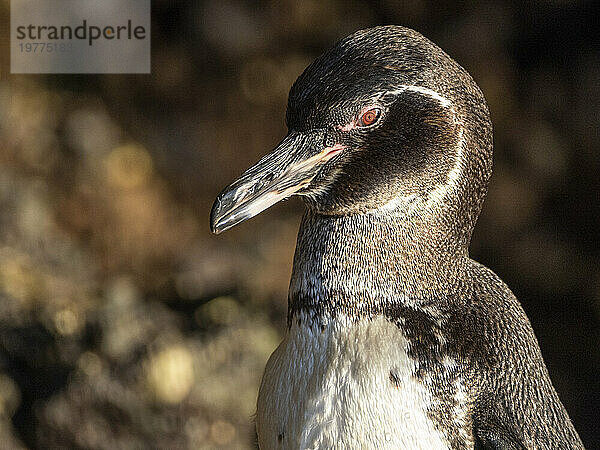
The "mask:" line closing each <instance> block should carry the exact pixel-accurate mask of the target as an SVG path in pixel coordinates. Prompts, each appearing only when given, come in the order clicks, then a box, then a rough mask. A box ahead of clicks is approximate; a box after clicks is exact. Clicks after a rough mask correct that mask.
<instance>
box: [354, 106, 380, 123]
mask: <svg viewBox="0 0 600 450" xmlns="http://www.w3.org/2000/svg"><path fill="white" fill-rule="evenodd" d="M380 117H381V109H379V108H372V109H369V110H367V111H365V112H364V113H363V115H362V116H360V119H359V120H358V125H359V126H361V127H368V126H370V125H373V124H374V123H375V122H377V121H378V120H379V118H380Z"/></svg>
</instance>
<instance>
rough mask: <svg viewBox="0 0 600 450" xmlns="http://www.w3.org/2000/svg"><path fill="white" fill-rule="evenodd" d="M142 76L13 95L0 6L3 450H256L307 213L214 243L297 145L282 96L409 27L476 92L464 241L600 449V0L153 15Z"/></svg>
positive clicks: (36, 86)
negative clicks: (327, 53) (344, 43)
mask: <svg viewBox="0 0 600 450" xmlns="http://www.w3.org/2000/svg"><path fill="white" fill-rule="evenodd" d="M152 8H153V10H152V18H153V19H152V74H151V75H52V76H45V75H33V76H22V75H10V74H9V70H10V69H9V62H10V55H9V52H8V39H9V1H8V0H0V42H1V43H2V45H1V48H2V51H1V52H0V448H2V449H18V448H31V449H37V448H40V449H41V448H44V449H45V448H74V449H138V448H139V449H141V448H171V449H174V448H177V449H188V448H189V449H192V448H193V449H209V448H217V449H220V448H222V449H251V448H255V436H254V431H253V418H252V415H253V413H254V410H255V401H256V395H257V391H258V384H259V381H260V377H261V374H262V370H263V367H264V364H265V362H266V360H267V358H268V356H269V355H270V353H271V352H272V351H273V350H274V348H275V346H276V345H277V344H278V342H279V340H280V339H281V337H282V333H283V332H284V329H285V314H286V302H287V300H286V295H287V287H288V281H289V276H290V273H291V262H292V255H293V250H294V246H295V237H296V232H297V228H298V223H299V218H300V215H301V213H302V209H303V207H302V204H301V202H300V201H298V200H291V201H289V202H285V203H284V204H282V205H279V206H277V207H275V208H273V209H272V210H269V211H268V212H267V213H265V214H262V215H260V216H259V217H257V218H255V219H253V220H251V221H249V222H248V223H245V224H243V225H241V226H239V227H236V228H234V229H232V230H231V231H228V232H227V233H224V234H223V235H220V236H218V237H217V236H212V235H210V233H209V229H208V217H209V211H210V206H211V204H212V201H213V200H214V198H215V196H216V194H217V193H218V192H219V191H220V189H221V188H223V187H224V186H225V185H226V184H228V183H229V182H230V181H232V180H233V179H234V177H236V176H237V175H239V174H240V173H241V172H242V171H243V170H244V169H245V168H247V167H248V166H249V165H250V164H252V163H253V162H254V161H256V160H257V159H258V158H259V157H260V156H261V155H263V154H264V153H266V152H267V151H269V150H270V149H271V148H272V147H273V146H274V145H275V144H276V143H277V142H278V141H279V139H280V138H281V137H282V136H283V135H284V134H285V131H286V130H285V125H284V113H285V105H286V97H287V92H288V89H289V88H290V86H291V84H292V82H293V81H294V80H295V78H296V77H297V76H298V75H299V74H300V72H301V71H302V70H303V69H304V67H305V66H306V65H307V64H308V63H309V62H310V61H311V60H313V58H315V57H316V56H318V55H319V54H320V53H321V52H323V51H324V50H325V49H326V48H328V47H329V46H330V45H332V44H333V43H334V42H335V41H336V40H337V39H338V38H341V37H343V36H345V35H347V34H349V33H351V32H353V31H355V30H357V29H359V28H364V27H369V26H372V25H376V24H387V23H395V24H402V25H406V26H409V27H411V28H415V29H416V30H418V31H420V32H421V33H423V34H425V35H426V36H427V37H429V38H430V39H432V40H433V41H434V42H436V43H437V44H438V45H440V46H441V47H442V48H443V49H444V50H446V51H447V52H448V53H449V54H450V55H451V56H452V57H453V58H455V59H456V60H457V61H458V62H459V63H460V64H461V65H463V66H464V67H465V68H466V69H467V70H468V71H469V72H470V73H471V74H472V75H473V77H474V78H475V80H476V81H477V82H478V83H479V85H480V86H481V88H482V89H483V91H484V93H485V95H486V97H487V99H488V102H489V105H490V109H491V113H492V118H493V121H494V125H495V170H494V175H493V177H492V182H491V186H490V191H489V195H488V200H487V202H486V204H485V207H484V211H483V214H482V217H481V219H480V221H479V224H478V227H477V229H476V232H475V236H474V238H473V244H472V255H473V257H474V258H475V259H477V260H479V261H481V262H482V263H484V264H486V265H488V266H489V267H491V268H492V269H493V270H494V271H496V272H497V273H498V274H499V275H500V276H501V277H502V278H503V279H504V280H505V281H506V282H507V283H508V284H509V286H510V287H511V288H512V289H513V290H514V292H515V293H516V295H517V297H518V298H519V299H520V300H521V302H522V303H523V306H524V308H525V310H526V311H527V313H528V315H529V317H530V318H531V321H532V323H533V327H534V329H535V331H536V333H537V336H538V339H539V341H540V345H541V347H542V352H543V354H544V356H545V359H546V362H547V364H548V368H549V370H550V373H551V376H552V379H553V381H554V383H555V385H556V388H557V390H558V391H559V394H560V396H561V398H562V400H563V402H564V404H565V406H566V407H567V409H568V411H569V413H570V415H571V417H572V419H573V421H574V423H575V426H576V428H577V429H578V431H579V433H580V434H581V437H582V439H583V441H584V443H585V444H586V446H587V448H588V449H595V448H596V449H600V428H599V427H598V413H599V411H600V376H599V374H600V370H599V369H600V351H599V344H600V340H599V337H600V264H599V263H600V245H599V244H600V234H599V232H598V223H599V221H600V204H599V200H598V199H599V196H598V192H599V188H600V177H599V174H600V154H599V150H600V134H599V132H598V130H599V125H600V123H599V121H600V119H599V117H600V52H599V50H598V23H600V17H599V16H600V14H599V9H600V8H598V6H597V3H593V2H586V1H574V2H570V1H568V0H562V1H561V0H554V1H545V2H516V1H515V2H501V1H496V2H487V1H484V2H475V1H472V2H469V1H467V2H448V3H445V2H438V1H425V0H408V1H403V2H397V1H391V0H387V1H386V0H382V1H376V2H369V1H358V0H350V1H349V0H304V1H294V0H283V1H266V2H257V1H250V0H247V1H246V0H221V1H218V2H215V1H198V2H172V1H166V0H164V1H158V0H157V1H153V3H152Z"/></svg>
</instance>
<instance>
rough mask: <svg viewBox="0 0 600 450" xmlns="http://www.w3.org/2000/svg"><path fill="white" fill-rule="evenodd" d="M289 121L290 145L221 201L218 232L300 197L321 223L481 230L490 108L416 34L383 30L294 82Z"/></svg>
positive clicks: (215, 212) (342, 46)
mask: <svg viewBox="0 0 600 450" xmlns="http://www.w3.org/2000/svg"><path fill="white" fill-rule="evenodd" d="M286 121H287V125H288V130H289V131H288V134H287V136H286V137H285V138H284V139H283V141H282V142H281V143H280V144H279V145H278V146H277V147H276V148H275V149H274V150H273V151H272V152H271V153H269V154H267V155H266V156H265V157H264V158H263V159H261V160H260V161H259V162H258V163H257V164H255V165H254V166H252V167H251V168H250V169H248V170H247V171H246V172H245V173H244V174H242V176H241V177H240V178H239V179H238V180H236V181H234V182H233V183H232V184H230V185H229V186H228V187H227V188H225V189H224V190H223V191H222V192H221V193H220V194H219V196H218V197H217V199H216V201H215V204H214V205H213V209H212V212H211V228H212V230H213V232H215V233H219V232H221V231H224V230H226V229H228V228H231V227H232V226H235V225H236V224H238V223H240V222H242V221H244V220H246V219H249V218H250V217H253V216H254V215H256V214H258V213H260V212H261V211H263V210H265V209H266V208H268V207H270V206H271V205H273V204H275V203H277V202H279V201H281V200H283V199H285V198H288V197H290V196H292V195H299V196H302V197H303V198H304V199H305V202H306V203H307V205H308V207H309V208H310V209H312V210H314V211H316V212H317V213H319V214H324V215H349V214H388V215H393V216H394V215H395V216H402V217H406V216H409V215H411V214H417V215H419V216H420V217H427V216H431V217H442V219H443V220H442V221H443V222H451V223H453V224H454V226H458V227H459V228H461V229H465V230H467V231H470V230H471V229H472V227H473V226H474V222H475V219H476V217H477V215H478V214H479V210H480V208H481V203H482V201H483V198H484V196H485V191H486V188H487V182H488V178H489V175H490V172H491V152H492V141H491V123H490V119H489V113H488V110H487V106H486V102H485V99H484V97H483V95H482V93H481V91H480V90H479V88H478V87H477V85H476V84H475V82H474V81H473V80H472V78H471V77H470V76H469V75H468V73H467V72H466V71H465V70H464V69H462V67H460V66H459V65H458V64H457V63H456V62H454V61H453V60H452V59H451V58H450V57H449V56H448V55H446V54H445V53H444V52H443V51H442V50H441V49H440V48H439V47H437V46H436V45H435V44H433V43H432V42H430V41H429V40H427V39H426V38H424V37H423V36H421V35H420V34H419V33H417V32H415V31H412V30H409V29H407V28H403V27H399V26H384V27H376V28H371V29H367V30H362V31H358V32H356V33H354V34H352V35H350V36H348V37H346V38H344V39H342V40H341V41H339V42H338V43H337V44H336V45H334V46H333V47H332V48H331V49H330V50H329V51H327V52H326V53H325V54H323V55H322V56H320V57H319V58H318V59H316V60H315V61H314V62H313V63H312V64H311V65H310V66H308V67H307V68H306V69H305V71H304V72H303V73H302V74H301V75H300V77H299V78H298V79H297V80H296V82H295V83H294V85H293V86H292V88H291V90H290V94H289V99H288V107H287V114H286ZM457 224H458V225H457Z"/></svg>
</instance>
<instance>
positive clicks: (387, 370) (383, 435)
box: [256, 316, 448, 450]
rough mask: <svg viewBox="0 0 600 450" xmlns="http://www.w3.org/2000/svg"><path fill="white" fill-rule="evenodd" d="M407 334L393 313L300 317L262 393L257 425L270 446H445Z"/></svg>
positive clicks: (273, 361)
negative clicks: (323, 318) (368, 317)
mask: <svg viewBox="0 0 600 450" xmlns="http://www.w3.org/2000/svg"><path fill="white" fill-rule="evenodd" d="M407 348H408V341H407V340H406V338H405V336H404V335H403V334H402V332H401V330H400V329H399V328H398V327H397V326H396V325H394V324H393V323H391V322H389V321H388V320H387V319H385V318H383V317H381V318H375V319H371V320H366V319H365V320H362V321H359V322H352V321H350V320H349V319H348V318H347V317H344V316H342V317H339V318H336V319H330V320H328V321H326V322H324V323H322V324H312V325H311V324H310V322H308V321H306V320H302V324H301V325H298V322H297V321H296V320H294V324H293V325H292V327H291V329H290V330H289V333H288V335H287V336H286V337H285V339H284V340H283V342H282V343H281V344H280V346H279V347H278V348H277V350H276V351H275V352H274V353H273V355H272V356H271V358H270V360H269V362H268V363H267V367H266V369H265V374H264V377H263V382H262V385H261V389H260V392H259V398H258V411H257V418H256V421H257V431H258V441H259V445H260V448H261V449H263V450H268V449H284V448H285V449H324V448H327V449H361V448H377V449H446V448H448V443H447V441H446V440H445V438H444V435H443V434H442V433H441V432H440V431H438V430H437V429H436V428H435V425H434V423H433V422H432V421H431V419H430V418H429V417H428V414H427V411H428V408H429V407H430V406H431V404H432V401H433V400H432V395H431V393H430V391H429V389H428V388H427V385H426V384H424V383H423V382H421V381H418V380H417V379H415V377H414V376H413V375H414V371H415V362H414V361H413V360H412V359H411V358H410V357H409V356H408V354H407Z"/></svg>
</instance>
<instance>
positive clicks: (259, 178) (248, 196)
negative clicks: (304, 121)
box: [210, 131, 345, 234]
mask: <svg viewBox="0 0 600 450" xmlns="http://www.w3.org/2000/svg"><path fill="white" fill-rule="evenodd" d="M323 140H324V139H323V133H322V132H321V133H318V132H308V133H299V132H295V131H292V132H290V133H289V134H288V135H287V136H286V137H285V139H284V140H283V141H281V143H280V144H279V145H278V146H277V147H276V148H275V149H274V150H273V151H272V152H271V153H269V154H268V155H266V156H265V157H264V158H262V159H261V160H260V161H259V162H257V163H256V164H255V165H254V166H252V167H250V168H249V169H248V170H246V172H244V173H243V174H242V176H241V177H240V178H238V179H237V180H236V181H234V182H233V183H231V184H230V185H229V186H227V187H226V188H225V189H224V190H223V191H222V192H221V193H220V194H219V195H218V197H217V199H216V200H215V203H214V204H213V207H212V211H211V213H210V228H211V231H212V232H213V233H215V234H219V233H221V232H222V231H225V230H228V229H229V228H231V227H234V226H235V225H237V224H239V223H241V222H243V221H244V220H247V219H250V218H252V217H254V216H256V215H257V214H259V213H261V212H262V211H264V210H265V209H267V208H269V207H270V206H273V205H274V204H275V203H278V202H280V201H281V200H285V199H286V198H288V197H290V196H292V195H293V194H296V193H298V192H299V191H301V190H302V189H303V188H306V187H307V186H308V185H309V184H310V182H311V181H312V180H313V178H314V177H315V176H316V175H317V173H318V171H319V169H320V168H321V166H323V165H324V164H325V163H326V162H327V161H329V160H330V159H331V158H333V157H334V156H335V155H337V154H338V153H340V152H341V151H342V150H344V148H345V147H344V146H342V145H341V144H336V145H334V146H332V147H326V148H323V145H322V142H323Z"/></svg>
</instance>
